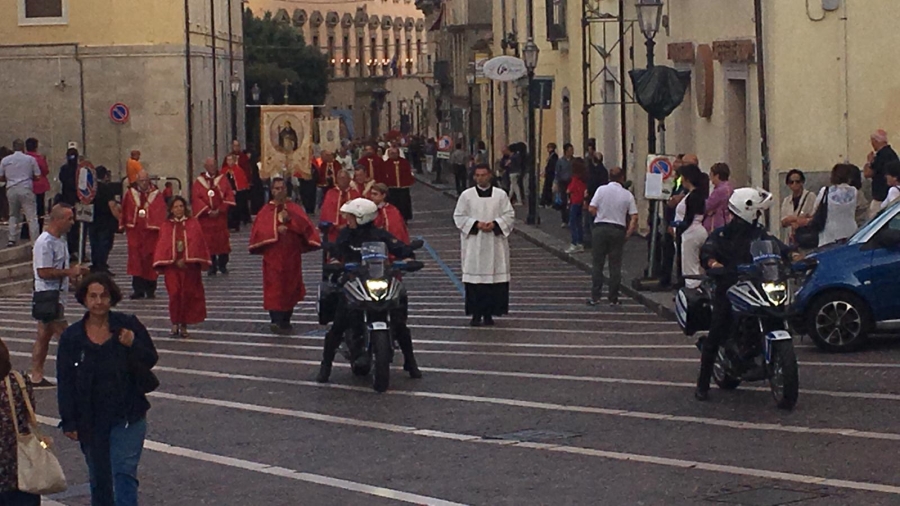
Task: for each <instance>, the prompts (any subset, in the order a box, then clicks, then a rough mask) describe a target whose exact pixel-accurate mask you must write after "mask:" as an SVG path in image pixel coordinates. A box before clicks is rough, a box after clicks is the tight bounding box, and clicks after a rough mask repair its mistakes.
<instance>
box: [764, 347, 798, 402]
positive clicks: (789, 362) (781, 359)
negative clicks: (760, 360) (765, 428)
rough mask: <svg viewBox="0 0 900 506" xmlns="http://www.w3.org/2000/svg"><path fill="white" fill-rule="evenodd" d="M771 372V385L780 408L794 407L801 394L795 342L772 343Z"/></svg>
mask: <svg viewBox="0 0 900 506" xmlns="http://www.w3.org/2000/svg"><path fill="white" fill-rule="evenodd" d="M769 373H770V374H769V387H770V388H771V390H772V396H773V397H774V398H775V402H776V405H777V406H778V409H785V410H791V409H794V406H795V405H796V404H797V399H798V398H799V396H800V370H799V367H798V365H797V354H796V353H795V352H794V343H792V342H790V341H781V342H777V343H773V344H772V362H771V364H769Z"/></svg>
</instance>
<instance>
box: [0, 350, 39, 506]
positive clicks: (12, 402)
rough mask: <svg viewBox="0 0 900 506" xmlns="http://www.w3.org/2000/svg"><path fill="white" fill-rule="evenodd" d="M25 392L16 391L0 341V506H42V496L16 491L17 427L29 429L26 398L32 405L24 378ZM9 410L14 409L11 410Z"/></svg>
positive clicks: (17, 489) (6, 353)
mask: <svg viewBox="0 0 900 506" xmlns="http://www.w3.org/2000/svg"><path fill="white" fill-rule="evenodd" d="M23 376H24V380H25V392H23V391H22V390H21V388H19V385H18V381H17V379H16V378H15V377H14V374H13V372H12V364H11V363H10V359H9V350H8V349H7V348H6V345H5V344H4V343H3V341H0V378H3V380H2V381H0V504H3V505H4V506H32V505H37V504H41V496H39V495H37V494H29V493H26V492H22V491H20V490H19V484H18V480H17V477H18V473H19V471H18V462H17V460H18V459H17V455H18V441H17V433H16V425H18V427H19V428H20V429H19V430H22V428H25V427H28V408H27V406H26V405H25V397H24V395H23V394H25V395H27V396H28V399H29V401H30V402H31V405H32V406H34V390H32V387H31V378H29V377H28V375H27V374H24V375H23ZM7 383H9V385H10V390H11V391H12V394H13V397H12V399H10V397H9V391H8V390H7ZM10 406H12V407H14V408H15V409H10Z"/></svg>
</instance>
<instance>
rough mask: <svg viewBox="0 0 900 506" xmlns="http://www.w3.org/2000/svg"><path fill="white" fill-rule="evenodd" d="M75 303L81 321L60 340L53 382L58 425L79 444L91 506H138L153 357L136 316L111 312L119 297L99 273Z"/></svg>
mask: <svg viewBox="0 0 900 506" xmlns="http://www.w3.org/2000/svg"><path fill="white" fill-rule="evenodd" d="M75 298H76V299H77V300H78V302H79V303H80V304H82V305H83V306H84V307H85V308H87V313H86V314H85V316H84V318H83V319H82V320H81V321H79V322H76V323H75V324H73V325H72V326H70V327H69V328H68V329H66V331H65V332H63V334H62V337H60V339H59V354H58V356H57V362H56V367H57V380H58V381H59V384H58V395H59V414H60V418H61V422H60V426H61V427H62V430H63V432H64V433H65V435H66V437H68V438H69V439H72V440H73V441H78V442H80V443H81V450H82V452H83V453H84V456H85V460H86V461H87V465H88V468H89V469H90V476H91V504H92V505H93V506H106V505H113V504H115V505H116V506H123V505H136V504H137V488H138V480H137V467H138V462H139V461H140V458H141V450H142V448H143V446H144V437H145V436H146V432H147V422H146V419H145V417H146V414H147V410H149V409H150V403H148V402H147V397H146V396H145V393H147V392H150V391H152V390H153V389H155V388H156V386H157V385H158V383H156V378H155V376H153V373H151V372H150V369H151V368H152V367H153V366H154V365H156V361H157V358H158V356H157V354H156V348H154V346H153V341H152V340H151V339H150V334H149V333H148V332H147V329H146V328H145V327H144V325H143V324H141V322H140V321H138V319H137V318H136V317H135V316H132V315H128V314H125V313H119V312H114V311H111V308H112V307H113V306H115V305H116V304H117V303H118V302H119V301H121V300H122V292H121V291H120V290H119V287H117V286H116V284H115V283H114V282H113V281H112V278H110V277H109V275H107V274H105V273H96V274H91V275H90V276H88V277H87V278H85V279H84V281H82V282H81V284H80V285H79V286H78V290H77V291H76V292H75Z"/></svg>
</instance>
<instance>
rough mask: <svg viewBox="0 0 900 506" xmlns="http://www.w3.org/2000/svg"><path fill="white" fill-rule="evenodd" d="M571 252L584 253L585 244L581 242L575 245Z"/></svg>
mask: <svg viewBox="0 0 900 506" xmlns="http://www.w3.org/2000/svg"><path fill="white" fill-rule="evenodd" d="M571 252H572V253H584V246H582V245H581V244H578V245H576V246H575V248H574V249H572V251H571Z"/></svg>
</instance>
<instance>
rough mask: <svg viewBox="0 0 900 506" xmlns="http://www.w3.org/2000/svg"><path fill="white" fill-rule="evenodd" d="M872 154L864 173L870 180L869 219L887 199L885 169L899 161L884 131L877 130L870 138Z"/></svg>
mask: <svg viewBox="0 0 900 506" xmlns="http://www.w3.org/2000/svg"><path fill="white" fill-rule="evenodd" d="M870 140H871V142H872V152H870V153H869V157H868V160H867V162H866V165H865V167H864V168H863V169H864V173H865V176H866V178H867V179H871V180H872V202H871V204H869V218H872V217H874V216H875V215H876V214H878V211H880V210H881V203H882V202H884V201H885V200H886V199H887V196H888V195H887V194H888V190H889V188H888V184H887V180H886V178H885V167H886V166H887V164H888V163H890V162H897V161H900V158H898V157H897V153H896V152H895V151H894V148H892V147H891V145H890V144H888V135H887V132H885V131H884V130H877V131H875V133H873V134H872V136H871V138H870Z"/></svg>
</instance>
